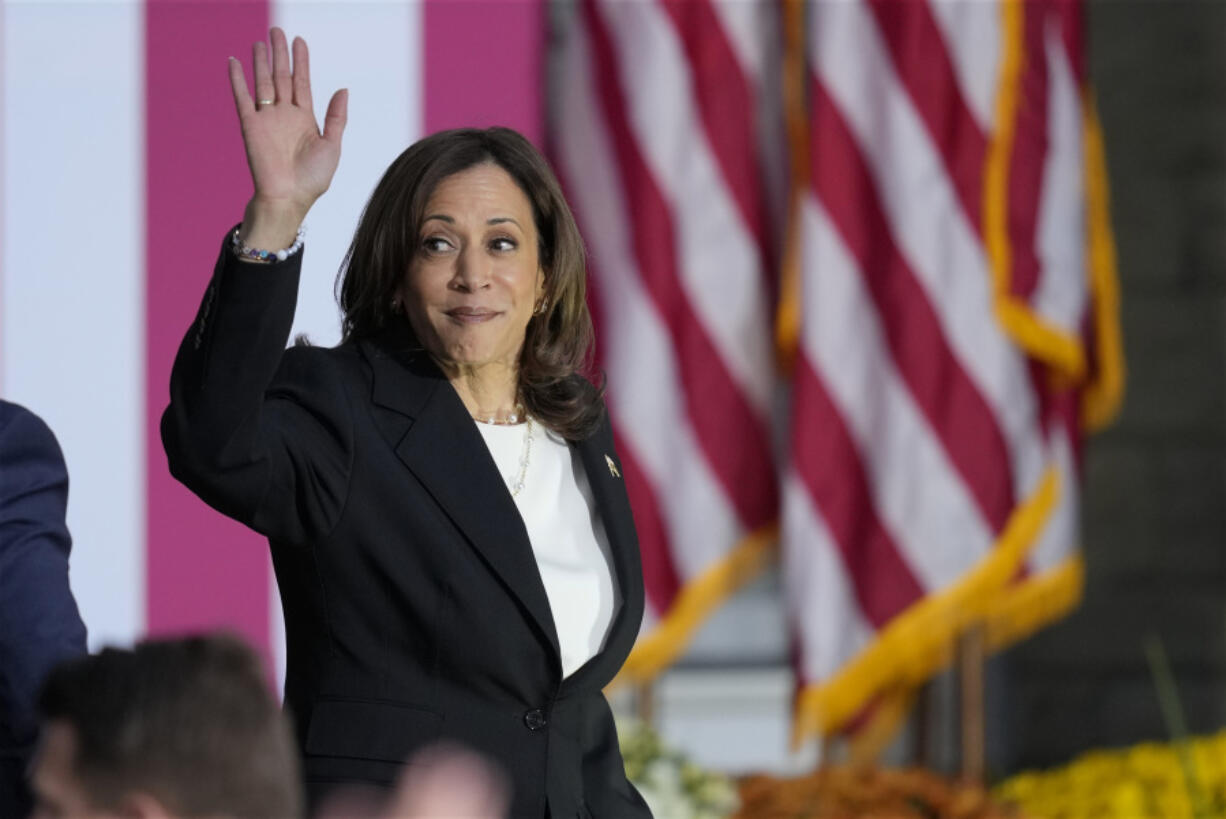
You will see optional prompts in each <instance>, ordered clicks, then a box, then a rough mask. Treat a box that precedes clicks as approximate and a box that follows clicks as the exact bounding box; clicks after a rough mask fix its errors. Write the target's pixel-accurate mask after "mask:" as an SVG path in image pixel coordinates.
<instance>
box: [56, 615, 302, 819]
mask: <svg viewBox="0 0 1226 819" xmlns="http://www.w3.org/2000/svg"><path fill="white" fill-rule="evenodd" d="M39 706H40V710H41V712H42V717H43V732H42V739H41V743H40V748H39V752H38V754H37V756H36V758H35V762H34V768H33V775H32V785H33V789H34V795H35V800H36V805H35V816H36V817H40V819H48V818H49V817H60V816H85V817H89V816H96V817H103V816H124V817H158V816H166V817H171V816H183V817H186V816H211V817H253V819H254V817H269V816H297V815H299V814H300V812H301V809H302V797H301V793H300V785H299V769H298V756H297V751H296V749H295V747H294V743H293V740H292V736H291V733H290V727H289V724H288V721H287V720H286V719H285V717H284V715H283V714H282V712H281V709H280V707H279V706H278V705H277V703H276V701H275V700H274V698H273V697H272V695H271V693H270V691H269V689H268V685H267V682H266V681H265V679H264V675H263V673H262V671H261V668H260V663H259V659H258V658H257V657H256V656H255V655H254V654H253V653H252V651H251V650H250V649H248V648H247V647H246V646H245V645H244V644H242V643H241V642H240V641H238V640H237V639H235V638H232V637H225V636H210V637H193V638H187V639H181V640H158V641H148V642H145V643H141V644H140V645H138V646H137V647H136V648H135V649H133V650H130V651H129V650H120V649H112V648H108V649H105V650H104V651H102V653H101V654H97V655H94V656H90V657H84V658H81V659H78V660H74V661H71V662H69V663H66V664H64V665H61V666H60V667H58V668H57V669H55V670H54V671H53V672H52V673H51V675H50V676H49V677H48V679H47V682H46V683H45V685H44V687H43V691H42V695H41V698H40V701H39Z"/></svg>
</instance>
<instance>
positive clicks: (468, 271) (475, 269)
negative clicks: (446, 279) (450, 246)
mask: <svg viewBox="0 0 1226 819" xmlns="http://www.w3.org/2000/svg"><path fill="white" fill-rule="evenodd" d="M455 259H456V267H455V278H454V279H453V281H452V284H453V286H454V287H456V288H457V289H459V290H463V291H465V292H468V293H473V292H476V291H477V290H483V289H485V288H487V287H489V286H490V269H489V260H488V259H486V258H485V257H484V254H482V253H480V252H479V251H478V250H476V249H474V248H473V247H472V246H471V245H468V246H466V247H464V248H462V249H461V250H460V252H459V253H457V254H456V257H455Z"/></svg>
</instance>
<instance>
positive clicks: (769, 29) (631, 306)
mask: <svg viewBox="0 0 1226 819" xmlns="http://www.w3.org/2000/svg"><path fill="white" fill-rule="evenodd" d="M771 19H772V18H771V17H763V16H762V15H761V13H760V12H759V11H758V10H757V9H756V8H755V7H754V5H752V4H745V3H739V2H713V0H691V1H690V2H665V1H664V0H650V1H649V2H635V3H624V2H614V1H613V0H587V1H586V2H583V3H581V4H579V7H578V8H577V9H574V10H573V14H571V16H570V17H569V19H568V20H567V21H565V23H564V26H563V30H562V31H561V32H560V37H559V43H560V45H559V53H558V57H557V59H558V70H557V71H556V72H555V77H556V79H557V83H558V85H557V88H556V98H555V99H554V110H553V115H552V123H553V125H554V128H553V130H552V133H551V142H552V145H553V149H554V158H555V160H556V166H557V168H558V170H559V173H560V175H561V176H562V177H563V181H564V184H565V185H566V189H567V195H568V197H569V199H570V201H571V204H572V206H573V207H574V209H575V212H576V215H577V218H578V220H579V224H580V228H581V229H582V231H583V233H584V236H585V238H586V239H587V242H588V248H589V251H590V273H591V277H590V280H591V282H592V290H593V302H594V307H595V313H596V320H597V331H598V336H599V342H598V343H599V355H600V364H601V366H602V367H603V368H604V370H605V371H606V373H607V375H608V379H609V384H610V388H609V395H608V399H609V406H610V410H611V413H612V416H613V421H614V426H615V430H616V433H617V436H618V447H619V452H620V453H621V457H622V461H623V463H624V465H625V467H626V469H625V478H626V485H627V489H628V490H629V492H630V495H631V503H632V505H633V507H634V513H635V519H636V522H637V524H638V531H639V539H640V542H641V546H642V549H643V558H644V571H645V574H646V583H647V591H648V600H649V618H648V624H647V629H648V630H650V629H651V628H652V627H653V626H654V625H656V624H659V623H661V622H662V621H666V620H667V618H669V616H670V615H676V611H675V609H674V606H675V605H676V604H677V602H678V599H679V596H680V595H682V594H683V593H684V592H685V591H686V590H687V589H691V588H696V587H701V585H702V581H703V579H704V578H709V577H710V575H711V573H712V572H714V571H717V570H718V568H719V567H720V566H721V565H723V564H724V563H725V562H726V561H727V560H728V559H729V555H730V554H731V553H732V552H733V551H734V550H735V549H736V548H737V546H738V544H740V543H741V542H742V541H743V539H744V538H745V537H746V536H747V535H749V534H750V533H752V532H755V531H757V530H759V529H761V528H762V527H764V526H768V525H770V524H772V523H773V521H774V519H775V515H776V507H777V495H776V483H775V467H774V459H773V457H772V442H771V431H770V426H769V423H770V417H771V412H772V405H773V402H774V395H775V385H776V382H775V376H774V364H773V351H772V349H771V330H770V326H771V324H770V321H771V311H772V307H773V305H772V296H771V294H772V289H773V287H772V274H771V271H772V264H773V258H774V255H775V254H774V251H775V249H776V248H777V244H776V242H775V241H774V238H773V233H774V228H773V227H772V226H773V225H776V224H778V218H777V214H778V212H779V208H778V205H777V203H776V202H775V201H774V200H773V199H772V194H771V184H770V183H769V180H771V179H773V180H775V190H778V189H779V188H781V184H780V183H779V180H780V179H781V178H782V173H781V171H780V169H779V168H768V167H766V166H765V165H764V162H763V157H764V156H774V157H778V155H779V154H778V151H777V150H776V151H773V152H771V151H769V150H767V147H768V145H767V144H768V143H769V142H770V141H771V140H777V139H778V131H777V126H776V130H775V131H774V132H773V133H772V132H771V131H770V129H763V128H761V127H760V122H762V121H773V122H775V123H777V122H778V111H777V110H776V111H775V117H774V119H773V120H772V119H771V117H770V116H769V112H768V111H767V109H768V106H769V101H770V99H771V96H770V95H771V94H772V93H774V94H775V95H776V97H775V98H776V99H777V91H772V90H770V89H771V88H772V87H773V85H774V83H775V82H776V81H775V80H774V79H773V78H771V77H770V76H768V72H769V71H770V70H771V68H770V66H771V59H770V54H771V53H772V51H771V49H769V48H767V45H768V43H770V38H771V37H772V36H777V35H775V34H774V33H773V32H774V28H773V26H772V23H771ZM764 180H766V181H765V182H764ZM696 584H697V586H696ZM700 596H703V595H700ZM715 602H718V601H717V600H715V599H713V598H710V597H708V599H707V600H706V603H707V604H712V605H713V604H714V603H715ZM683 643H684V639H680V640H673V644H672V645H671V646H670V648H669V649H668V651H666V652H665V654H668V655H670V656H673V655H675V654H676V652H678V651H679V650H680V649H681V648H682V647H683ZM632 665H633V660H632ZM640 670H641V671H642V672H643V673H649V672H650V671H651V670H653V669H649V668H648V669H640Z"/></svg>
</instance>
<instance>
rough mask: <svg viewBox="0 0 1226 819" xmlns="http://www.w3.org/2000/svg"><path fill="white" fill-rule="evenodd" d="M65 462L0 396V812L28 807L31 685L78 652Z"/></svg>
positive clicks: (38, 422)
mask: <svg viewBox="0 0 1226 819" xmlns="http://www.w3.org/2000/svg"><path fill="white" fill-rule="evenodd" d="M67 505H68V470H67V468H66V467H65V466H64V455H63V453H62V452H61V451H60V446H59V444H58V443H57V442H56V440H55V435H53V434H52V432H51V430H50V429H48V428H47V425H46V424H45V423H43V420H42V419H41V418H39V417H38V416H37V415H35V414H34V413H32V412H30V411H29V410H27V409H26V408H25V407H22V406H19V405H17V404H13V403H10V402H8V401H0V817H6V818H7V817H19V816H25V815H26V814H27V813H28V812H29V810H30V793H29V787H28V785H27V783H26V781H25V773H26V768H27V766H28V765H29V762H30V756H31V755H32V754H33V751H34V741H35V738H36V737H37V735H38V714H37V708H36V706H35V703H36V700H37V697H38V688H39V686H40V685H41V684H42V682H43V678H44V677H46V675H47V672H49V671H50V670H51V669H52V668H53V667H54V666H55V665H56V663H58V662H60V661H61V660H65V659H67V658H69V657H75V656H78V655H81V654H84V653H85V625H84V624H83V623H82V622H81V615H80V614H79V613H78V611H77V604H76V601H75V600H74V599H73V597H72V590H71V589H70V588H69V585H68V552H69V550H70V549H71V547H72V538H71V537H69V535H68V526H67V524H66V523H65V514H66V510H67Z"/></svg>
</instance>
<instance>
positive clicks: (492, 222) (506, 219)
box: [421, 213, 524, 230]
mask: <svg viewBox="0 0 1226 819" xmlns="http://www.w3.org/2000/svg"><path fill="white" fill-rule="evenodd" d="M431 219H437V220H439V221H440V222H446V223H447V224H449V225H454V224H455V219H453V218H451V217H450V216H448V215H447V214H445V213H432V214H430V215H429V216H427V217H426V218H425V219H422V220H421V221H422V222H423V223H425V222H429V221H430V220H431ZM505 222H510V223H511V224H513V225H515V227H517V228H519V229H520V230H523V229H524V226H523V225H521V224H520V223H519V222H517V221H515V220H514V219H512V218H511V217H510V216H495V217H494V218H493V219H486V220H485V223H486V224H487V225H501V224H503V223H505Z"/></svg>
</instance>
